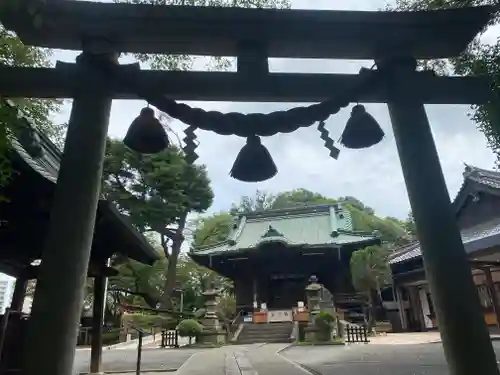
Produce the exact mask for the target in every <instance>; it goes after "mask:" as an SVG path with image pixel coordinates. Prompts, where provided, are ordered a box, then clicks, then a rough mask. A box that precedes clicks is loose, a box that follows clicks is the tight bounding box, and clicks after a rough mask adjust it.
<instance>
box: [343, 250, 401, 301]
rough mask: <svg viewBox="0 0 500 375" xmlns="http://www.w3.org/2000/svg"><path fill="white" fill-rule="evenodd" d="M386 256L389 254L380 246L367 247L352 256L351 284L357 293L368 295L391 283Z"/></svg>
mask: <svg viewBox="0 0 500 375" xmlns="http://www.w3.org/2000/svg"><path fill="white" fill-rule="evenodd" d="M388 255H389V252H388V251H387V250H386V249H384V248H383V247H380V246H368V247H365V248H364V249H361V250H357V251H355V252H354V253H353V254H352V256H351V276H352V283H353V285H354V287H355V288H356V289H357V290H358V291H360V292H364V293H367V294H369V293H370V291H372V290H376V291H380V289H381V288H382V287H383V286H385V285H387V284H389V283H390V282H391V269H390V267H389V263H388V261H387V257H388Z"/></svg>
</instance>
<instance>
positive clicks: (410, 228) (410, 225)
mask: <svg viewBox="0 0 500 375" xmlns="http://www.w3.org/2000/svg"><path fill="white" fill-rule="evenodd" d="M403 228H405V230H406V233H408V235H409V236H410V237H411V238H412V239H416V238H417V227H416V225H415V219H414V218H413V213H412V212H410V213H409V214H408V217H407V218H406V220H405V221H404V222H403Z"/></svg>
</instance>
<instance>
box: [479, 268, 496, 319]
mask: <svg viewBox="0 0 500 375" xmlns="http://www.w3.org/2000/svg"><path fill="white" fill-rule="evenodd" d="M482 271H483V272H484V276H486V285H488V289H489V291H490V295H491V303H492V305H493V311H494V312H495V318H496V321H497V327H499V328H500V305H499V304H498V295H497V291H496V290H495V283H494V282H493V277H492V276H491V269H490V268H489V267H486V268H483V270H482Z"/></svg>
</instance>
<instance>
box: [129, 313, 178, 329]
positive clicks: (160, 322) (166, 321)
mask: <svg viewBox="0 0 500 375" xmlns="http://www.w3.org/2000/svg"><path fill="white" fill-rule="evenodd" d="M124 319H125V320H126V321H128V322H130V324H131V325H132V326H133V327H135V328H140V329H143V330H148V329H151V327H161V328H163V329H175V327H176V326H177V324H178V323H179V321H178V320H177V319H174V318H171V317H165V316H160V315H153V314H127V315H125V317H124Z"/></svg>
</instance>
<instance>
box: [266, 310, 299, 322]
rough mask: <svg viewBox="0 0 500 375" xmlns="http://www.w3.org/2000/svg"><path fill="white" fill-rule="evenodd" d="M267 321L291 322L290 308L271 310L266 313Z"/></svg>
mask: <svg viewBox="0 0 500 375" xmlns="http://www.w3.org/2000/svg"><path fill="white" fill-rule="evenodd" d="M267 321H268V322H269V323H272V322H291V321H293V313H292V310H271V311H269V312H268V313H267Z"/></svg>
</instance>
